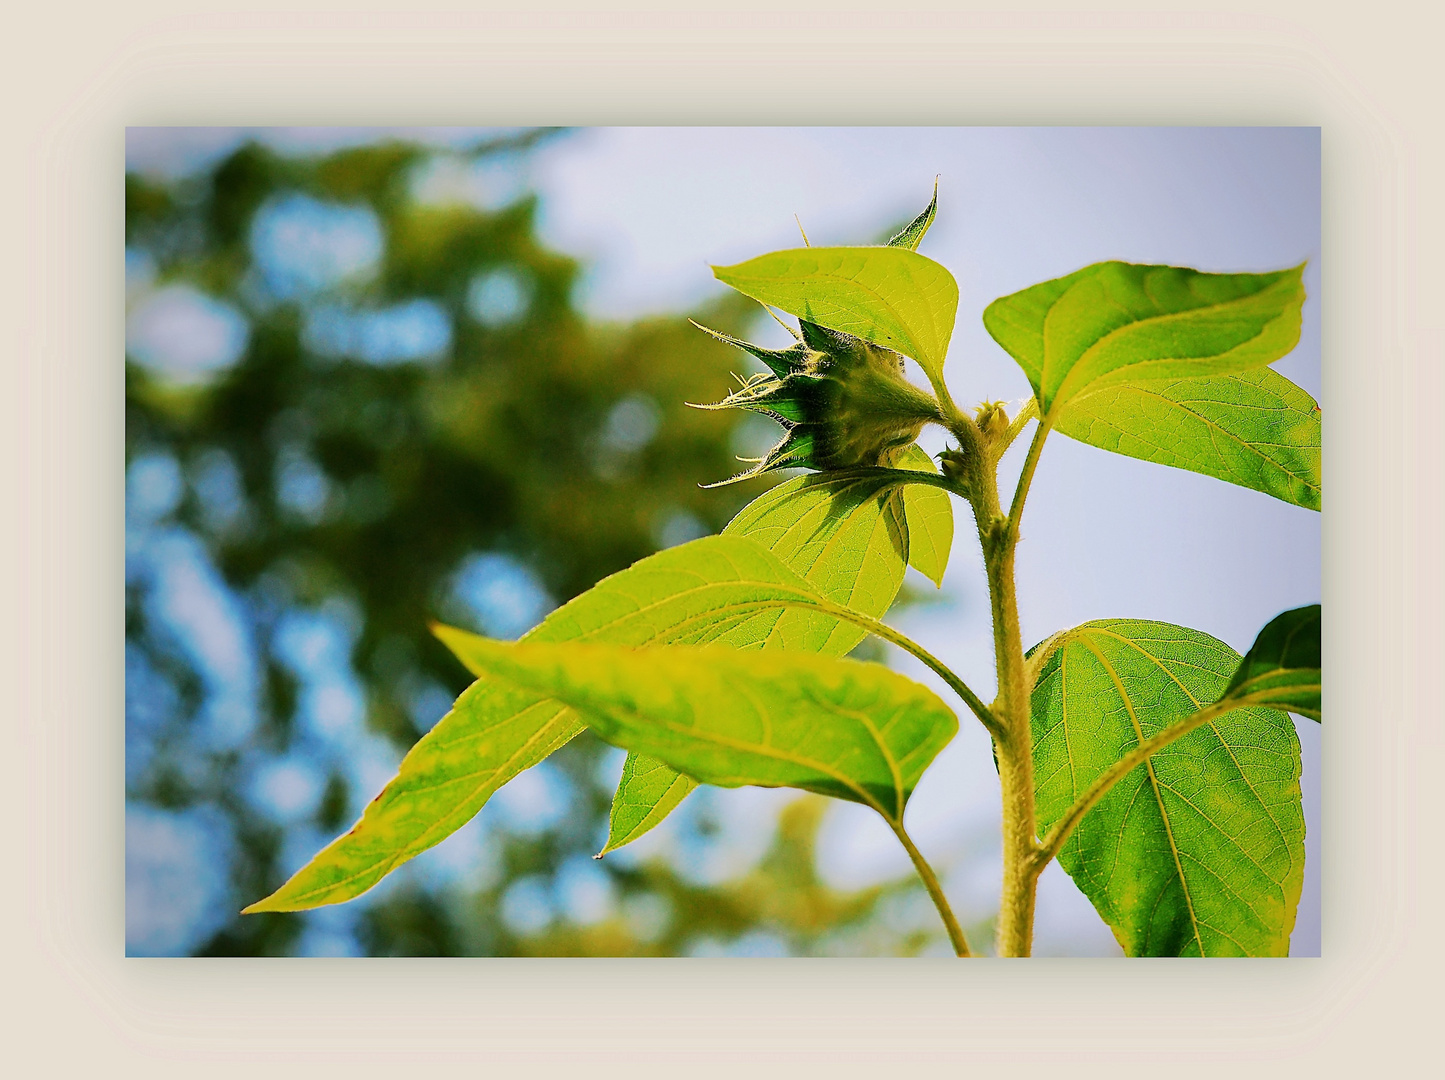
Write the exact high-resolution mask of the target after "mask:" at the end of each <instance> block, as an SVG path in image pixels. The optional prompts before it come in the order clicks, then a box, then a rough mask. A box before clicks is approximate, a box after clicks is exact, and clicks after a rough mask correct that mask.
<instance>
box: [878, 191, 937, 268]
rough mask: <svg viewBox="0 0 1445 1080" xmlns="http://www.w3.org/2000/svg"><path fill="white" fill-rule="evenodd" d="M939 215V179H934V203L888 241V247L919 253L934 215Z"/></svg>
mask: <svg viewBox="0 0 1445 1080" xmlns="http://www.w3.org/2000/svg"><path fill="white" fill-rule="evenodd" d="M937 213H938V177H936V176H935V177H934V178H933V201H932V202H930V203H929V204H928V208H927V209H926V210H924V211H923V213H921V214H919V215H918V216H917V217H916V218H914V219H913V220H912V221H910V222H909V223H908V224H907V225H905V226H904V227H903V230H902V231H901V232H899V233H898V235H897V236H895V237H893V239H891V240H889V241H888V247H901V248H907V249H908V250H909V251H917V250H918V245H919V243H920V241H922V240H923V234H924V233H926V232H928V227H929V226H930V225H932V224H933V218H934V215H936V214H937Z"/></svg>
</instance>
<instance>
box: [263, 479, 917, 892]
mask: <svg viewBox="0 0 1445 1080" xmlns="http://www.w3.org/2000/svg"><path fill="white" fill-rule="evenodd" d="M876 509H877V510H878V512H879V513H880V514H881V513H884V512H886V511H885V510H884V509H883V508H882V507H877V508H876ZM893 510H894V512H897V508H896V507H894V508H893ZM859 513H860V515H861V517H862V518H864V519H866V518H867V516H868V513H867V511H866V510H862V511H859ZM900 558H901V557H900ZM898 576H899V577H900V578H901V577H902V570H901V569H900V570H899V571H898ZM895 592H896V589H895ZM890 601H891V598H890ZM808 602H812V603H813V604H815V605H818V604H826V603H827V601H826V600H824V599H822V598H821V597H820V596H819V593H818V591H817V590H816V589H814V588H813V587H812V586H810V585H809V584H808V583H807V582H806V581H805V580H803V578H801V577H800V576H799V575H798V574H796V573H794V572H793V571H792V570H790V569H789V568H788V567H787V566H786V565H785V564H784V563H783V562H782V560H780V559H779V558H777V557H776V556H775V555H773V554H771V553H770V552H768V551H767V550H766V549H764V548H763V547H761V546H760V545H758V544H757V543H755V542H753V541H751V540H748V539H745V538H742V537H735V536H727V537H723V536H713V537H704V538H702V539H700V540H696V541H693V542H692V543H690V544H684V545H681V546H679V547H675V548H670V549H668V550H666V551H663V552H659V553H658V554H656V555H653V556H651V557H650V558H647V559H643V560H642V561H640V562H638V563H635V564H634V565H633V566H631V567H629V568H628V569H626V570H623V571H621V572H620V573H617V574H614V575H612V576H611V577H609V578H606V579H604V580H603V581H601V582H599V583H598V584H597V585H596V586H595V587H594V588H592V589H590V590H588V591H587V592H585V593H583V594H582V595H581V596H579V597H577V598H576V599H574V600H573V601H571V602H570V603H568V604H566V605H565V606H563V607H561V608H559V609H558V610H557V611H554V612H553V613H552V614H551V615H549V616H548V617H547V619H546V620H545V621H544V622H543V623H542V624H541V625H540V626H538V627H537V628H536V629H535V630H533V631H532V632H531V633H529V634H528V635H527V637H526V639H525V640H527V641H541V642H557V641H592V642H598V641H601V642H608V643H612V644H618V645H624V646H634V647H635V646H640V645H650V644H658V643H690V644H698V643H703V642H721V643H723V644H726V645H730V646H733V647H734V648H739V649H748V648H761V647H764V646H766V645H768V644H770V643H771V644H772V645H773V646H774V647H788V648H793V649H801V650H809V651H830V650H831V651H834V652H836V653H838V654H839V655H841V654H842V653H843V652H846V651H847V650H848V649H851V648H852V647H853V645H855V644H857V640H858V638H857V637H856V636H854V635H853V634H851V633H850V634H849V635H847V636H838V635H837V634H835V632H834V631H835V629H836V627H837V624H838V617H837V616H836V615H828V614H824V613H821V612H820V611H818V610H785V609H784V607H783V606H782V605H783V604H787V603H808ZM859 633H866V631H859ZM438 635H439V636H440V637H441V638H442V640H443V641H444V642H445V643H446V644H447V645H448V646H449V647H451V648H452V649H453V651H454V652H456V653H457V654H458V656H459V657H460V658H461V659H462V660H463V662H464V663H465V662H466V661H467V653H466V652H465V651H464V650H463V649H461V648H460V647H459V646H458V644H457V643H458V642H464V641H466V640H467V638H468V635H466V634H464V633H463V632H462V631H457V630H452V629H450V628H446V627H442V628H439V629H438ZM469 666H470V667H471V670H472V671H473V673H474V674H476V675H478V676H484V675H485V671H484V670H482V669H479V668H477V667H475V666H472V665H469ZM581 727H582V724H581V721H580V720H579V719H578V717H577V716H576V714H575V713H573V711H572V710H571V709H569V708H567V707H566V706H565V705H563V704H561V703H560V702H557V701H554V700H551V699H549V698H547V697H546V696H544V695H540V694H538V693H536V692H533V691H528V690H525V689H522V688H520V687H517V686H513V685H508V684H495V683H494V682H493V681H492V680H489V679H487V678H480V679H479V680H478V682H476V683H475V684H473V685H472V686H471V687H470V688H468V689H467V690H466V691H465V692H464V693H463V694H462V696H461V697H460V698H458V699H457V702H456V704H455V706H453V708H452V710H451V712H449V713H448V714H447V715H446V716H444V717H443V718H442V719H441V720H440V721H439V722H438V723H437V725H436V727H434V728H433V729H432V730H431V731H430V732H429V733H428V734H427V735H426V736H424V737H423V738H422V739H421V740H419V741H418V742H417V744H416V745H415V746H414V747H413V748H412V750H411V752H410V753H408V754H407V755H406V757H405V759H403V761H402V763H401V769H400V771H399V772H398V774H397V776H396V778H395V779H393V780H392V781H391V783H389V784H388V785H387V786H386V788H385V789H384V790H383V791H382V793H381V794H380V795H379V796H378V797H377V798H376V799H374V800H373V801H372V803H371V804H370V805H369V806H368V807H367V808H366V811H365V813H364V814H363V815H362V818H361V820H360V821H359V822H357V823H356V825H354V826H353V827H352V828H351V829H350V830H349V831H348V832H347V833H346V834H345V835H343V836H341V837H340V838H338V839H337V840H335V841H333V842H332V843H331V844H330V845H329V846H327V847H326V848H325V849H324V850H323V851H322V852H321V853H320V854H318V855H317V856H316V857H315V858H314V859H312V860H311V862H310V863H308V864H307V865H306V866H305V867H303V868H302V869H301V870H300V871H298V872H297V874H296V875H295V876H294V877H292V879H291V880H290V881H288V882H287V883H286V884H285V885H283V886H282V887H281V889H280V890H278V891H277V892H276V893H275V894H274V895H272V896H271V897H268V898H267V899H266V900H264V901H261V902H260V903H259V904H254V905H252V906H251V907H250V908H248V909H247V910H248V911H287V910H296V909H299V908H306V907H316V906H319V905H321V904H331V903H339V902H341V901H343V900H349V899H351V898H352V897H354V896H358V895H360V894H361V893H363V892H365V891H366V890H367V889H369V888H371V886H373V885H375V884H376V883H377V882H378V881H380V880H381V878H383V877H384V876H385V875H386V874H388V873H390V871H391V870H392V869H394V868H395V867H397V866H399V865H400V864H401V863H403V862H405V861H406V860H407V859H410V858H412V857H413V856H415V855H417V854H420V853H421V852H422V851H424V850H426V849H427V848H429V847H431V846H433V845H434V844H437V843H439V842H440V841H441V840H443V839H445V838H446V837H447V836H448V835H450V834H451V833H452V832H454V831H455V830H456V829H458V828H460V827H461V826H462V825H463V824H465V823H466V822H467V821H468V820H470V819H471V817H472V815H474V814H475V813H476V812H477V811H478V810H479V809H481V807H482V804H483V803H485V802H486V800H487V799H488V798H490V796H491V794H492V792H494V791H495V790H496V789H497V788H499V787H500V786H501V785H502V784H504V783H506V782H507V781H508V780H510V779H511V778H512V777H514V776H516V775H517V774H518V773H519V772H521V771H522V770H523V769H526V768H530V767H531V766H532V765H535V764H536V763H537V762H538V761H541V760H542V758H544V757H546V756H547V755H548V754H550V753H551V752H552V751H553V750H555V749H557V748H558V747H559V746H561V745H562V744H563V743H565V742H566V741H567V740H568V739H570V738H572V737H573V736H574V735H576V734H577V733H578V732H579V731H580V730H581ZM669 771H670V770H669ZM633 774H637V775H639V776H650V777H651V780H650V781H649V783H650V784H651V786H650V787H649V788H648V790H649V791H651V790H652V788H654V787H656V785H657V784H658V783H661V782H662V781H663V780H664V779H665V777H662V776H660V775H655V770H649V769H644V770H639V769H638V768H637V767H636V765H634V768H633ZM691 786H692V782H691V781H686V780H684V781H683V782H682V783H681V784H677V783H673V782H671V781H668V782H667V783H666V784H663V786H662V789H661V794H660V795H659V797H658V798H659V802H660V803H661V804H664V805H660V806H659V807H658V809H657V811H656V812H653V811H649V810H647V808H646V807H645V806H644V807H643V813H642V815H641V816H640V817H639V818H638V819H637V821H635V822H633V823H632V827H631V831H630V835H632V836H636V835H640V831H638V829H639V828H640V827H641V826H643V825H646V827H651V824H655V823H656V821H658V820H661V817H662V816H665V814H666V808H667V807H666V805H665V804H667V803H668V801H669V800H670V804H671V805H676V803H677V801H679V800H680V799H681V798H682V796H683V795H685V794H686V793H687V790H689V789H690V787H691ZM638 798H641V797H640V796H639V797H638ZM628 801H629V800H628V799H627V798H624V804H626V803H628ZM632 803H633V804H637V799H633V800H632ZM641 831H645V829H642V830H641ZM613 846H616V844H614V845H613Z"/></svg>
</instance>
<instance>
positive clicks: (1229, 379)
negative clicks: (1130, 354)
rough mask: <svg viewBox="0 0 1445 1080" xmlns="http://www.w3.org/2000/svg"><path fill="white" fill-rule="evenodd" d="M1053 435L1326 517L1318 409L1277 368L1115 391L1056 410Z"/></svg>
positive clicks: (1078, 399)
mask: <svg viewBox="0 0 1445 1080" xmlns="http://www.w3.org/2000/svg"><path fill="white" fill-rule="evenodd" d="M1054 427H1055V428H1056V429H1057V430H1058V431H1061V432H1062V433H1063V434H1065V435H1068V436H1069V437H1070V438H1074V439H1078V440H1079V441H1080V442H1085V443H1088V444H1089V445H1091V446H1097V447H1100V448H1101V449H1104V450H1112V451H1114V452H1115V453H1118V454H1127V455H1128V456H1129V457H1135V458H1141V459H1143V460H1144V461H1153V462H1157V463H1158V464H1160V465H1172V466H1173V467H1175V468H1178V469H1188V470H1190V471H1191V472H1197V473H1203V474H1204V475H1205V476H1213V477H1216V478H1218V479H1220V480H1226V481H1228V482H1229V483H1231V484H1238V485H1240V486H1241V487H1247V488H1253V489H1254V490H1255V491H1262V492H1264V493H1265V494H1267V495H1273V496H1274V497H1275V498H1277V499H1283V500H1284V501H1285V502H1289V503H1294V504H1295V505H1296V506H1303V507H1306V508H1308V509H1310V510H1318V509H1319V508H1320V491H1321V487H1322V484H1321V479H1320V410H1319V406H1318V405H1316V404H1315V401H1314V398H1312V397H1310V396H1309V394H1307V393H1305V391H1303V390H1301V389H1300V388H1299V387H1298V386H1296V385H1295V384H1294V383H1292V382H1290V381H1289V380H1288V379H1286V378H1285V377H1284V376H1283V375H1280V374H1279V373H1278V372H1276V371H1274V370H1272V369H1271V368H1267V367H1262V368H1255V369H1253V370H1251V371H1240V372H1235V373H1234V374H1232V375H1211V376H1206V377H1204V378H1198V379H1162V380H1150V381H1147V382H1137V383H1118V384H1115V385H1113V386H1106V387H1104V388H1103V389H1101V390H1098V391H1094V392H1086V393H1083V394H1080V395H1078V396H1076V397H1074V398H1071V399H1070V400H1069V402H1068V403H1067V404H1066V405H1063V406H1060V407H1059V408H1058V410H1057V415H1056V418H1055V420H1054Z"/></svg>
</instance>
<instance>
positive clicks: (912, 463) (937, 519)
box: [893, 443, 953, 589]
mask: <svg viewBox="0 0 1445 1080" xmlns="http://www.w3.org/2000/svg"><path fill="white" fill-rule="evenodd" d="M893 467H894V468H895V469H912V470H914V471H915V472H930V473H936V472H938V467H937V466H936V465H934V464H933V459H932V458H931V457H929V456H928V454H927V452H926V451H925V450H924V449H923V448H922V447H920V446H919V445H918V444H917V443H914V444H913V445H912V446H910V447H909V448H908V449H907V450H906V451H905V452H904V453H903V454H902V455H901V456H900V457H899V459H898V461H897V462H896V463H895V464H894V466H893ZM903 507H904V510H905V512H906V514H907V518H908V565H909V566H911V567H913V568H914V569H915V570H917V571H918V572H919V573H921V574H922V575H923V576H924V577H926V578H928V580H929V581H931V582H933V583H934V584H935V585H937V586H938V587H939V588H940V589H941V588H943V572H944V571H945V570H947V569H948V556H949V554H950V553H951V552H952V551H953V503H952V502H951V501H950V500H949V497H948V492H946V491H944V490H943V489H942V488H937V487H933V486H932V485H930V484H908V485H906V486H905V487H904V488H903Z"/></svg>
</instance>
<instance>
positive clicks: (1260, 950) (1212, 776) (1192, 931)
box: [1033, 620, 1304, 956]
mask: <svg viewBox="0 0 1445 1080" xmlns="http://www.w3.org/2000/svg"><path fill="white" fill-rule="evenodd" d="M1053 648H1054V651H1053V652H1052V653H1051V654H1050V655H1049V657H1048V658H1047V660H1045V661H1044V664H1043V666H1042V668H1041V670H1040V672H1039V677H1038V680H1037V683H1036V685H1035V689H1034V692H1033V739H1034V765H1035V771H1036V777H1037V783H1036V799H1037V807H1038V818H1039V829H1040V832H1041V833H1044V832H1047V830H1048V829H1049V828H1051V827H1052V826H1053V824H1054V823H1055V822H1056V821H1058V820H1059V818H1060V817H1062V816H1063V814H1064V813H1065V812H1066V811H1067V810H1068V809H1069V807H1070V806H1071V805H1072V804H1073V802H1074V800H1075V799H1076V798H1078V797H1079V796H1080V795H1082V794H1083V793H1084V792H1085V791H1086V790H1087V789H1088V787H1089V785H1090V784H1091V783H1092V782H1093V781H1094V780H1095V779H1096V778H1097V777H1098V776H1099V775H1100V774H1101V773H1103V772H1104V771H1105V770H1106V769H1108V768H1109V767H1110V766H1111V765H1113V764H1114V763H1115V762H1117V761H1118V760H1120V759H1121V758H1122V757H1123V756H1124V755H1125V754H1127V753H1128V752H1129V751H1130V750H1132V749H1133V748H1135V747H1137V746H1138V745H1139V743H1140V742H1142V741H1143V740H1144V739H1146V738H1148V737H1150V736H1152V735H1154V734H1156V733H1157V732H1159V731H1160V730H1162V729H1163V728H1165V727H1167V726H1169V725H1171V724H1173V723H1175V722H1177V721H1179V720H1182V719H1183V718H1184V717H1186V716H1188V715H1189V714H1190V713H1192V712H1195V711H1196V710H1197V709H1198V708H1199V707H1200V706H1201V705H1205V704H1208V703H1210V702H1213V701H1215V700H1216V699H1217V698H1219V697H1220V696H1221V694H1222V693H1223V691H1224V689H1225V687H1226V685H1227V684H1228V682H1229V681H1230V677H1231V675H1232V674H1233V673H1234V672H1235V670H1236V669H1237V667H1238V666H1239V663H1240V658H1239V656H1238V654H1237V653H1235V652H1234V651H1233V650H1232V649H1230V648H1229V647H1228V646H1227V645H1225V644H1224V643H1223V642H1220V641H1217V640H1216V639H1214V638H1212V637H1210V636H1209V635H1207V634H1202V633H1200V632H1199V631H1196V630H1188V629H1185V628H1183V627H1178V626H1172V625H1170V624H1168V623H1158V622H1144V621H1134V620H1111V621H1103V622H1093V623H1086V624H1085V625H1083V626H1080V627H1076V628H1075V629H1073V630H1071V631H1068V632H1067V633H1066V634H1064V635H1063V636H1062V638H1061V639H1059V640H1057V641H1056V642H1055V643H1054V645H1053ZM1299 776H1300V748H1299V741H1298V738H1297V737H1296V735H1295V731H1294V726H1293V724H1292V723H1291V722H1290V720H1289V718H1288V717H1287V716H1286V715H1285V714H1284V713H1282V712H1279V711H1277V710H1275V709H1266V708H1242V709H1236V710H1234V711H1231V712H1228V713H1225V714H1224V715H1222V716H1220V717H1218V718H1217V719H1216V720H1215V721H1214V722H1213V723H1211V724H1207V725H1205V726H1203V727H1201V728H1199V729H1197V730H1195V731H1193V732H1191V733H1189V734H1188V735H1185V736H1183V737H1182V738H1180V739H1179V740H1177V741H1176V742H1174V743H1171V744H1170V745H1168V746H1166V747H1164V748H1163V749H1161V750H1159V751H1158V752H1156V753H1155V754H1154V755H1152V756H1151V757H1150V758H1149V759H1148V761H1146V762H1145V763H1144V764H1143V765H1141V766H1139V767H1137V768H1135V769H1133V770H1132V771H1131V772H1130V773H1129V774H1128V775H1127V776H1125V777H1124V778H1123V779H1122V780H1120V781H1119V782H1118V783H1117V784H1116V785H1115V786H1114V787H1113V788H1111V789H1110V790H1109V792H1108V793H1107V794H1106V795H1105V796H1104V797H1103V799H1102V800H1100V802H1099V803H1098V804H1097V805H1096V806H1094V808H1093V809H1092V810H1090V811H1089V813H1087V814H1086V815H1085V816H1084V817H1083V819H1082V821H1080V823H1079V825H1078V827H1077V828H1076V829H1075V830H1074V832H1073V833H1072V834H1071V835H1070V837H1069V839H1068V841H1067V842H1066V843H1065V845H1064V848H1063V850H1062V851H1061V852H1060V853H1059V862H1060V864H1061V865H1062V866H1063V868H1064V870H1065V871H1067V873H1068V874H1069V876H1070V877H1071V878H1073V879H1074V881H1075V883H1076V884H1077V885H1078V886H1079V888H1080V889H1081V890H1082V891H1083V893H1084V895H1086V896H1087V897H1088V898H1089V900H1090V901H1091V902H1092V903H1093V905H1094V907H1095V909H1096V910H1097V911H1098V912H1099V914H1100V916H1101V917H1102V918H1103V919H1104V921H1105V922H1106V923H1108V924H1109V926H1110V927H1111V929H1113V931H1114V934H1115V936H1116V937H1117V938H1118V939H1119V942H1120V944H1121V945H1122V946H1123V948H1124V951H1125V953H1127V954H1128V955H1129V956H1283V955H1287V953H1288V951H1289V937H1290V932H1291V931H1292V929H1293V928H1294V921H1295V912H1296V909H1297V907H1298V904H1299V896H1300V890H1301V888H1302V885H1303V880H1304V877H1303V875H1304V816H1303V812H1302V810H1301V802H1300V784H1299Z"/></svg>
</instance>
